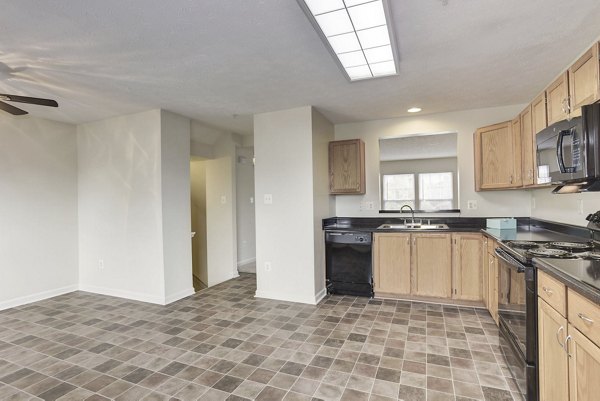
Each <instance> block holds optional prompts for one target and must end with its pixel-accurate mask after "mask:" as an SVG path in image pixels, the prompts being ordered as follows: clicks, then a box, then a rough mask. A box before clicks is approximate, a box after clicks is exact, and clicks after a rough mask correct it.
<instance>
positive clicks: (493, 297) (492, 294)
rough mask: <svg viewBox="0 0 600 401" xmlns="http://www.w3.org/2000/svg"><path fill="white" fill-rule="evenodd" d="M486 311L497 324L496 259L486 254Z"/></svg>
mask: <svg viewBox="0 0 600 401" xmlns="http://www.w3.org/2000/svg"><path fill="white" fill-rule="evenodd" d="M487 290H488V311H489V312H490V315H492V318H493V319H494V321H495V322H496V324H498V258H496V256H495V255H490V254H488V288H487Z"/></svg>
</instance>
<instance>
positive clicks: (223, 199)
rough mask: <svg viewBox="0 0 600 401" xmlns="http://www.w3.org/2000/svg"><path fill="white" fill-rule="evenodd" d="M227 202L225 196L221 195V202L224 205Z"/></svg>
mask: <svg viewBox="0 0 600 401" xmlns="http://www.w3.org/2000/svg"><path fill="white" fill-rule="evenodd" d="M226 203H227V197H226V196H225V195H221V204H222V205H224V204H226Z"/></svg>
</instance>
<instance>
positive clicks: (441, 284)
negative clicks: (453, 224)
mask: <svg viewBox="0 0 600 401" xmlns="http://www.w3.org/2000/svg"><path fill="white" fill-rule="evenodd" d="M412 241H413V245H412V277H411V278H412V280H411V285H412V291H411V292H412V294H414V295H423V296H429V297H441V298H450V295H451V292H452V248H451V236H450V234H430V233H427V234H426V233H423V234H413V235H412Z"/></svg>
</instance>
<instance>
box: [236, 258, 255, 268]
mask: <svg viewBox="0 0 600 401" xmlns="http://www.w3.org/2000/svg"><path fill="white" fill-rule="evenodd" d="M249 263H256V258H248V259H244V260H238V261H237V265H238V267H239V266H243V265H247V264H249Z"/></svg>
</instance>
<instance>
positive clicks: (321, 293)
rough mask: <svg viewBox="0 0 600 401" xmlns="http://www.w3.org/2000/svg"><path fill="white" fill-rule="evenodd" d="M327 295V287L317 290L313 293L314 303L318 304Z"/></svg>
mask: <svg viewBox="0 0 600 401" xmlns="http://www.w3.org/2000/svg"><path fill="white" fill-rule="evenodd" d="M326 296H327V288H323V289H322V290H321V291H319V292H317V295H315V305H316V304H318V303H319V302H321V301H322V300H323V298H325V297H326Z"/></svg>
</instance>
